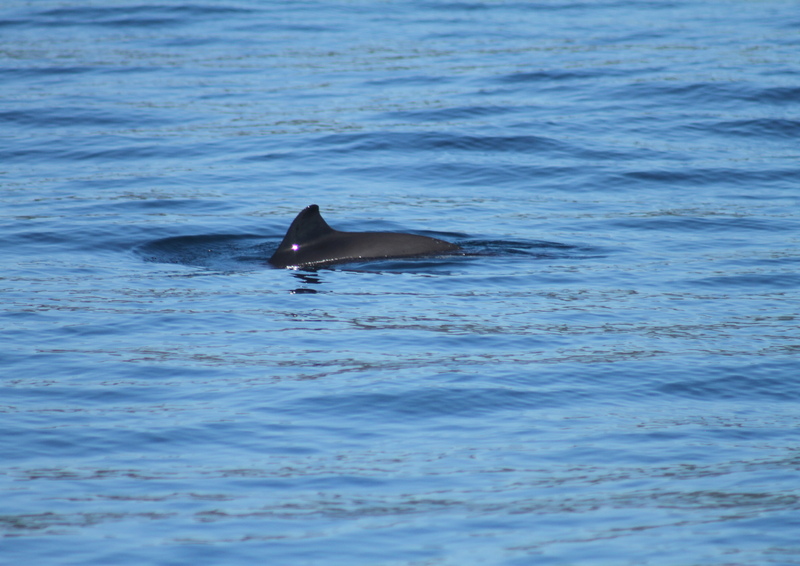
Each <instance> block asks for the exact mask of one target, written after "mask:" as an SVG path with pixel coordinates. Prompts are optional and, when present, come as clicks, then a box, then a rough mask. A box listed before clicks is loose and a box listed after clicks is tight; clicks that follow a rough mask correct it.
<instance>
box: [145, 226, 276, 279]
mask: <svg viewBox="0 0 800 566" xmlns="http://www.w3.org/2000/svg"><path fill="white" fill-rule="evenodd" d="M265 239H266V238H265V237H264V236H258V235H253V234H208V235H197V236H176V237H171V238H162V239H159V240H154V241H152V242H147V243H145V244H142V245H140V246H137V247H136V248H135V249H134V252H135V253H136V254H137V255H138V256H139V257H141V258H142V259H144V260H145V261H148V262H155V263H174V264H182V265H191V266H198V267H206V268H209V269H214V270H218V271H242V270H250V269H255V268H258V267H267V259H269V258H270V256H272V254H273V253H274V252H275V248H276V247H277V244H278V240H275V239H273V240H272V241H266V242H265Z"/></svg>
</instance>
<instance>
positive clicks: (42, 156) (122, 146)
mask: <svg viewBox="0 0 800 566" xmlns="http://www.w3.org/2000/svg"><path fill="white" fill-rule="evenodd" d="M134 123H135V122H130V123H129V124H128V126H132V125H133V124H134ZM175 143H178V144H179V147H180V149H179V150H176V148H175V145H174V144H175ZM227 147H228V146H227V145H226V143H225V142H224V141H216V142H213V141H212V142H209V141H201V142H195V143H187V142H186V141H185V140H180V139H173V138H159V137H152V136H142V137H138V136H136V135H121V134H103V135H82V136H80V137H78V136H74V137H72V138H71V139H70V140H69V142H66V141H65V140H64V138H62V137H48V138H28V139H20V140H19V141H18V143H16V144H15V145H14V147H10V148H5V149H0V161H3V162H6V163H39V162H47V161H61V162H64V163H67V162H72V163H76V162H81V161H97V162H107V163H113V162H117V161H131V160H133V161H146V160H161V159H164V160H170V161H182V160H185V159H187V158H188V157H199V158H202V157H208V156H210V155H211V156H213V155H221V154H224V151H225V150H224V149H223V148H227Z"/></svg>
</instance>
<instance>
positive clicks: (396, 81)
mask: <svg viewBox="0 0 800 566" xmlns="http://www.w3.org/2000/svg"><path fill="white" fill-rule="evenodd" d="M450 81H451V79H449V78H448V77H439V76H434V75H407V76H403V77H389V78H384V79H371V80H369V81H365V83H364V84H365V85H369V86H377V87H387V86H409V87H416V86H426V85H432V84H444V83H448V82H450Z"/></svg>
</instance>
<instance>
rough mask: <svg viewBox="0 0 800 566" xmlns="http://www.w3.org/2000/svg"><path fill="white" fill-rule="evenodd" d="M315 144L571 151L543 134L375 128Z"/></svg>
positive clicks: (376, 148) (372, 148) (353, 148)
mask: <svg viewBox="0 0 800 566" xmlns="http://www.w3.org/2000/svg"><path fill="white" fill-rule="evenodd" d="M312 143H313V145H314V146H317V147H325V146H334V147H335V148H336V149H337V151H342V152H347V153H351V152H357V151H387V152H395V151H406V152H407V151H436V150H446V151H478V152H533V151H537V152H538V151H545V152H570V151H571V147H570V146H569V144H566V143H564V142H561V141H557V140H555V139H550V138H546V137H542V136H533V135H527V136H473V135H454V134H450V133H444V132H422V133H421V132H375V133H359V134H333V135H329V136H324V137H322V138H318V139H316V140H314V142H312Z"/></svg>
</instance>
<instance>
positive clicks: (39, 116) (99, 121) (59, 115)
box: [0, 106, 169, 128]
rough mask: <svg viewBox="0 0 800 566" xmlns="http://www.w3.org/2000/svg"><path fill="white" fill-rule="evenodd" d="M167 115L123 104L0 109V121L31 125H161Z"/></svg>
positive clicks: (40, 126)
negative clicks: (108, 106) (117, 105)
mask: <svg viewBox="0 0 800 566" xmlns="http://www.w3.org/2000/svg"><path fill="white" fill-rule="evenodd" d="M168 121H169V118H167V117H166V115H165V116H161V115H158V116H156V115H154V113H153V112H146V113H145V112H140V111H132V110H130V109H126V108H114V109H113V110H110V109H107V108H98V107H94V108H89V107H75V106H60V107H58V108H50V107H45V108H28V109H26V110H11V111H7V112H0V124H3V123H8V124H13V125H16V126H25V127H32V128H53V127H55V128H62V127H71V126H93V127H102V126H118V127H125V126H127V127H131V126H133V125H136V126H137V127H138V126H144V125H153V124H158V125H163V124H164V123H167V122H168Z"/></svg>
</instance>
